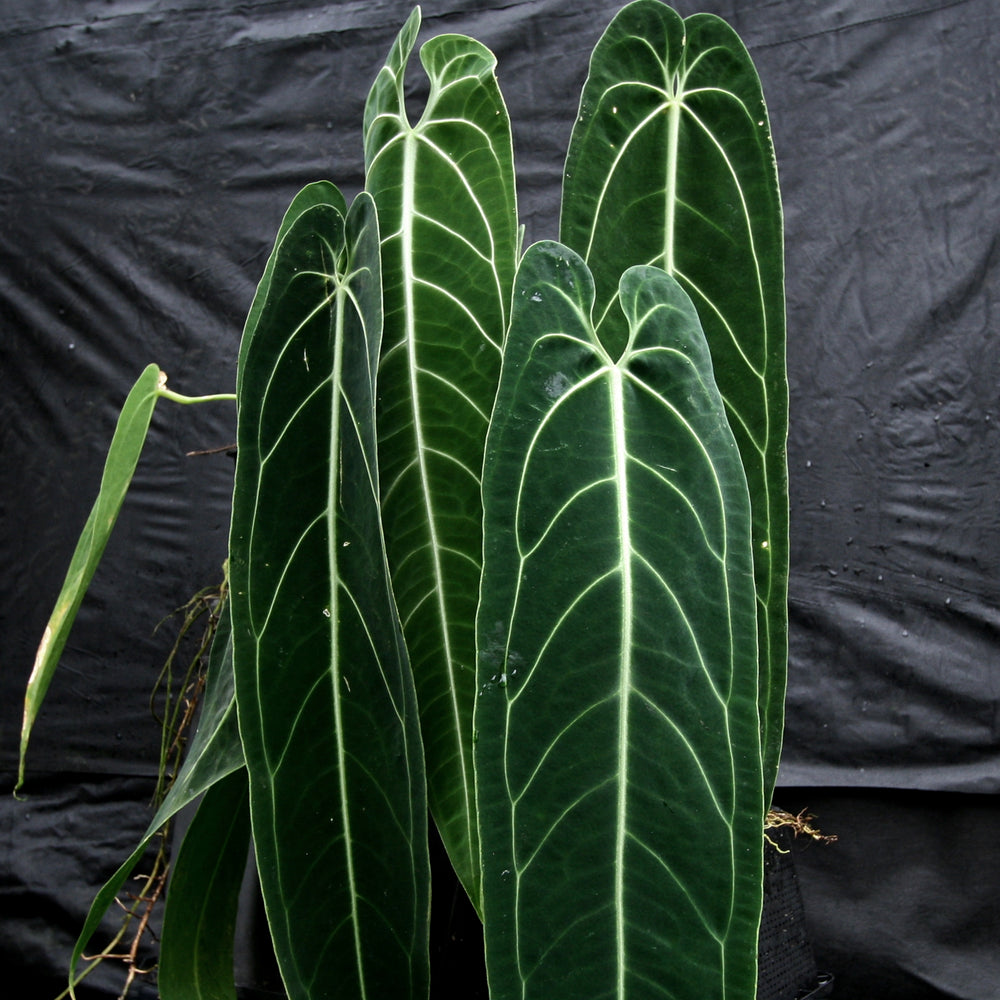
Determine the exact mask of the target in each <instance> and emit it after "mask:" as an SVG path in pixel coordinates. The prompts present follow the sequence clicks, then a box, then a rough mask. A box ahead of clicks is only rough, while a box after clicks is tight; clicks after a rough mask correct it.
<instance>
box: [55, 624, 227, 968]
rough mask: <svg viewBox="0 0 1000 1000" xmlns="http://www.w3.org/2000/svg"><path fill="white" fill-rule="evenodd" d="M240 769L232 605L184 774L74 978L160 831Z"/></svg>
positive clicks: (108, 893) (95, 908) (101, 899)
mask: <svg viewBox="0 0 1000 1000" xmlns="http://www.w3.org/2000/svg"><path fill="white" fill-rule="evenodd" d="M237 772H239V774H238V777H237V778H236V779H234V780H236V781H242V782H243V784H244V785H245V784H246V775H245V774H244V773H243V747H242V744H241V743H240V734H239V728H238V725H237V721H236V698H235V693H234V691H233V644H232V635H231V629H230V619H229V608H228V605H226V606H224V607H223V608H222V609H221V612H220V618H219V627H218V629H217V630H216V633H215V638H214V639H213V641H212V652H211V655H210V657H209V663H208V672H207V676H206V680H205V693H204V695H203V698H202V703H201V714H200V716H199V719H198V729H197V732H196V733H195V735H194V739H192V740H191V745H190V746H189V747H188V751H187V753H186V754H185V757H184V763H183V765H182V766H181V770H180V773H179V774H178V775H177V778H176V780H175V781H174V783H173V784H172V785H171V786H170V791H169V792H168V793H167V795H166V798H164V800H163V803H162V804H161V805H160V808H159V809H158V810H157V811H156V814H155V815H154V816H153V819H152V820H151V821H150V824H149V826H148V827H147V828H146V832H145V834H144V835H143V838H142V840H141V841H140V842H139V844H138V846H137V847H136V849H135V850H134V851H133V852H132V854H131V856H130V857H129V858H128V859H127V860H126V861H125V863H124V864H123V865H121V867H120V868H119V869H118V870H117V871H116V872H115V874H114V875H112V876H111V878H110V879H108V881H107V882H106V883H105V884H104V886H103V887H102V888H101V891H100V892H99V893H98V894H97V896H96V897H95V898H94V902H93V903H91V905H90V911H89V913H88V914H87V919H86V921H85V923H84V926H83V930H82V931H81V932H80V936H79V938H78V939H77V942H76V946H75V947H74V949H73V958H72V961H71V963H70V980H71V981H73V979H74V977H75V974H76V968H77V965H78V963H79V961H80V957H81V956H82V955H83V952H84V950H85V949H86V947H87V944H88V943H89V941H90V939H91V937H93V935H94V933H95V931H96V930H97V928H98V927H99V926H100V923H101V920H102V919H103V918H104V914H105V913H107V911H108V908H109V907H110V906H111V904H112V903H113V902H114V899H115V896H116V895H117V894H118V892H119V891H120V890H121V887H122V886H123V885H124V884H125V880H126V879H127V878H128V877H129V875H130V874H131V873H132V869H133V868H135V866H136V865H137V864H138V863H139V861H140V859H141V858H142V856H143V854H145V852H146V849H147V848H148V847H149V844H150V841H151V840H152V839H153V837H154V836H155V835H156V833H157V831H159V830H160V829H162V828H163V826H164V825H165V824H166V823H167V822H168V821H169V820H170V819H172V818H173V817H174V816H176V815H177V813H178V812H180V810H181V809H183V808H184V806H186V805H188V804H189V803H191V802H193V801H194V800H195V799H196V798H198V796H199V795H201V794H203V793H204V792H205V791H207V790H208V789H209V788H211V787H212V786H213V785H215V784H216V783H217V782H219V781H221V780H222V779H223V778H225V777H227V776H228V775H231V774H235V773H237Z"/></svg>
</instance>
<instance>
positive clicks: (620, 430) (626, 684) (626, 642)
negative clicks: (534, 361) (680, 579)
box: [610, 365, 632, 1000]
mask: <svg viewBox="0 0 1000 1000" xmlns="http://www.w3.org/2000/svg"><path fill="white" fill-rule="evenodd" d="M610 377H611V422H612V426H613V429H614V463H615V483H616V484H617V507H618V524H619V532H620V534H619V537H620V546H621V574H622V582H621V588H622V591H621V592H622V609H621V612H622V632H621V648H620V654H619V659H620V663H621V675H620V680H619V693H618V803H617V822H618V825H617V829H616V831H615V949H616V958H617V963H618V976H617V985H616V996H617V998H618V1000H625V875H624V870H625V840H626V832H627V830H626V827H627V807H628V764H629V755H628V747H629V700H630V695H631V691H632V537H631V533H630V531H629V502H628V481H627V474H628V468H627V466H628V456H627V454H626V450H625V447H626V446H625V419H624V416H625V411H624V398H623V393H622V372H621V369H620V368H619V367H618V366H617V365H612V366H611V368H610Z"/></svg>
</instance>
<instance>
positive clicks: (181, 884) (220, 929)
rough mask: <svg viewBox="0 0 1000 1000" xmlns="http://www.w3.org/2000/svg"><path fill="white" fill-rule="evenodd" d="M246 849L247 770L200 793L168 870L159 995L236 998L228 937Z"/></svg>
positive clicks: (170, 999)
mask: <svg viewBox="0 0 1000 1000" xmlns="http://www.w3.org/2000/svg"><path fill="white" fill-rule="evenodd" d="M249 847H250V816H249V813H248V808H247V782H246V775H245V774H244V773H242V772H237V773H233V774H230V775H228V776H227V777H225V778H223V779H222V780H221V781H219V782H216V784H214V785H213V786H212V787H211V788H210V789H208V791H207V792H206V793H205V797H204V799H203V800H202V801H201V803H200V804H199V805H198V811H197V812H196V813H195V816H194V819H193V820H192V821H191V825H190V826H189V827H188V829H187V832H186V833H185V835H184V840H183V842H182V844H181V848H180V851H178V853H177V858H176V860H175V861H174V863H173V867H172V870H171V873H170V886H169V892H168V893H167V906H166V909H165V910H164V914H163V931H162V934H161V936H160V962H159V971H158V976H157V980H158V985H159V988H160V996H161V998H162V1000H236V984H235V979H234V971H233V939H234V937H235V934H236V913H237V910H238V904H239V897H240V886H241V884H242V882H243V874H244V872H245V871H246V866H247V852H248V849H249Z"/></svg>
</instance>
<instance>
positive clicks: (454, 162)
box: [365, 10, 517, 906]
mask: <svg viewBox="0 0 1000 1000" xmlns="http://www.w3.org/2000/svg"><path fill="white" fill-rule="evenodd" d="M419 26H420V16H419V11H418V10H415V11H414V12H413V14H412V16H411V17H410V19H409V20H408V21H407V23H406V25H405V26H404V28H403V30H402V31H401V32H400V35H399V37H398V39H397V40H396V44H395V45H394V46H393V49H392V52H391V53H390V55H389V59H388V61H387V63H386V66H385V67H384V68H383V70H382V71H381V72H380V73H379V76H378V78H377V79H376V81H375V84H374V86H373V88H372V92H371V95H370V96H369V98H368V104H367V106H366V108H365V154H366V160H367V164H368V179H367V188H368V190H369V191H370V192H371V193H372V195H373V196H374V198H375V202H376V205H377V206H378V213H379V224H380V227H381V231H382V259H383V280H384V284H385V337H384V340H383V348H382V358H381V362H380V366H379V411H378V422H379V467H380V470H381V479H382V514H383V525H384V526H385V533H386V545H387V548H388V553H389V565H390V567H391V570H392V579H393V589H394V591H395V594H396V600H397V601H398V603H399V611H400V616H401V618H402V621H403V630H404V632H405V635H406V643H407V648H408V650H409V654H410V660H411V664H412V668H413V673H414V677H415V680H416V685H417V696H418V700H419V703H420V713H421V722H422V728H423V738H424V747H425V752H426V757H427V774H428V790H429V796H430V803H431V811H432V812H433V814H434V818H435V819H436V821H437V824H438V827H439V828H440V830H441V835H442V838H443V840H444V843H445V846H446V847H447V849H448V853H449V855H450V857H451V860H452V863H453V864H454V866H455V869H456V871H457V872H458V874H459V876H460V878H461V879H462V882H463V883H464V885H465V887H466V890H467V891H468V893H469V895H470V897H471V898H472V900H473V902H474V903H475V904H476V905H477V906H478V904H479V849H478V845H477V834H476V820H475V814H474V805H473V802H474V784H473V780H474V778H473V769H472V710H473V702H474V697H475V634H474V622H475V614H476V600H477V595H478V591H479V572H480V563H481V553H482V505H481V500H480V474H481V470H482V461H483V446H484V442H485V440H486V429H487V425H488V422H489V414H490V410H491V408H492V406H493V398H494V395H495V393H496V384H497V377H498V373H499V368H500V349H501V345H502V343H503V337H504V331H505V330H506V326H507V311H508V309H509V304H510V291H511V285H512V282H513V276H514V267H515V262H516V258H515V254H516V248H517V218H516V208H515V195H514V168H513V154H512V149H511V135H510V121H509V119H508V116H507V110H506V108H505V107H504V103H503V99H502V97H501V95H500V90H499V87H498V86H497V81H496V77H495V68H496V59H495V58H494V57H493V54H492V53H491V52H489V51H488V50H487V49H485V48H484V47H483V46H482V45H480V44H479V42H476V41H474V40H473V39H471V38H465V37H462V36H460V35H441V36H438V37H436V38H432V39H431V40H430V41H429V42H427V44H426V45H424V46H423V48H422V49H421V51H420V58H421V61H422V63H423V66H424V68H425V69H426V71H427V74H428V76H429V77H430V82H431V86H430V96H429V98H428V101H427V106H426V107H425V109H424V111H423V114H422V115H421V117H420V120H419V121H418V122H417V123H416V124H415V125H411V124H410V122H409V120H408V119H407V116H406V109H405V104H404V82H403V79H404V73H405V70H406V64H407V61H408V59H409V57H410V52H411V50H412V48H413V45H414V42H415V40H416V35H417V30H418V28H419Z"/></svg>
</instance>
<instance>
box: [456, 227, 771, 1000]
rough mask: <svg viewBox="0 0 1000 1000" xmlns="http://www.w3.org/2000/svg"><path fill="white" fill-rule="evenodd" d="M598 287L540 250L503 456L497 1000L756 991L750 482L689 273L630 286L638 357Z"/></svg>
mask: <svg viewBox="0 0 1000 1000" xmlns="http://www.w3.org/2000/svg"><path fill="white" fill-rule="evenodd" d="M593 294H594V290H593V283H592V279H591V276H590V273H589V271H588V270H587V268H586V265H585V264H584V263H583V261H582V260H581V259H580V258H579V257H578V256H577V255H576V254H574V253H573V252H572V251H571V250H569V249H567V248H565V247H562V246H560V245H559V244H553V243H543V244H537V245H536V246H534V247H532V248H531V249H529V250H528V252H527V254H526V255H525V257H524V260H523V261H522V264H521V268H520V270H519V272H518V280H517V285H516V288H515V294H514V313H513V319H512V323H511V328H510V332H509V334H508V339H507V345H506V351H505V356H504V364H503V371H502V375H501V381H500V390H499V394H498V397H497V406H496V410H495V412H494V417H493V424H492V426H491V429H490V435H489V439H488V442H487V452H486V463H485V468H484V483H483V495H484V508H485V521H484V532H485V549H484V573H483V586H482V601H481V605H480V611H479V619H478V626H477V627H478V633H479V645H480V660H479V681H480V685H479V696H478V700H477V707H476V716H475V723H476V737H477V742H476V773H477V782H478V784H477V791H478V801H479V808H480V816H481V835H482V846H483V865H484V868H483V901H484V913H485V921H486V924H485V927H486V948H487V968H488V972H489V978H490V988H491V997H492V998H493V1000H507V998H513V997H518V998H522V1000H524V998H534V997H537V998H539V1000H542V998H545V1000H548V998H551V997H567V998H568V997H573V998H576V997H587V998H588V1000H598V998H602V1000H603V998H611V997H614V998H618V1000H625V998H626V997H628V998H629V1000H639V998H645V997H649V998H654V997H656V998H662V997H672V998H674V1000H695V998H699V1000H700V998H703V997H713V998H714V997H738V998H744V997H752V996H753V995H754V990H755V988H756V951H757V929H758V923H759V918H760V907H761V880H762V825H763V808H764V807H763V788H762V773H761V756H760V745H759V733H758V718H757V704H756V696H757V658H756V656H757V649H756V618H755V595H754V585H753V572H752V560H751V554H750V510H749V500H748V496H747V486H746V479H745V477H744V474H743V469H742V466H741V464H740V460H739V453H738V451H737V449H736V445H735V442H734V440H733V435H732V433H731V431H730V429H729V425H728V423H727V421H726V418H725V413H724V408H723V403H722V399H721V397H720V396H719V393H718V390H717V388H716V386H715V383H714V381H713V379H712V366H711V361H710V358H709V355H708V349H707V345H706V344H705V340H704V335H703V333H702V330H701V327H700V324H699V321H698V317H697V314H696V312H695V310H694V307H693V306H692V304H691V301H690V299H689V298H688V296H687V295H686V294H685V293H684V291H683V290H682V289H681V288H680V286H679V285H678V284H677V282H676V281H675V280H674V279H672V278H671V277H669V276H668V275H666V274H665V273H664V272H663V271H661V270H659V269H657V268H652V267H636V268H631V269H630V270H628V271H627V272H626V273H625V274H624V275H623V277H622V280H621V285H620V307H621V308H622V309H623V310H624V313H625V316H626V318H627V323H628V327H627V328H628V331H629V332H628V338H627V341H626V344H625V346H624V350H623V352H622V353H621V356H620V357H619V356H618V355H617V354H616V353H611V352H609V351H608V350H607V349H606V347H605V346H604V344H603V343H602V342H601V341H600V339H599V338H598V336H597V334H596V333H595V331H594V328H593V326H592V324H591V306H592V303H593ZM616 308H617V306H616Z"/></svg>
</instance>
